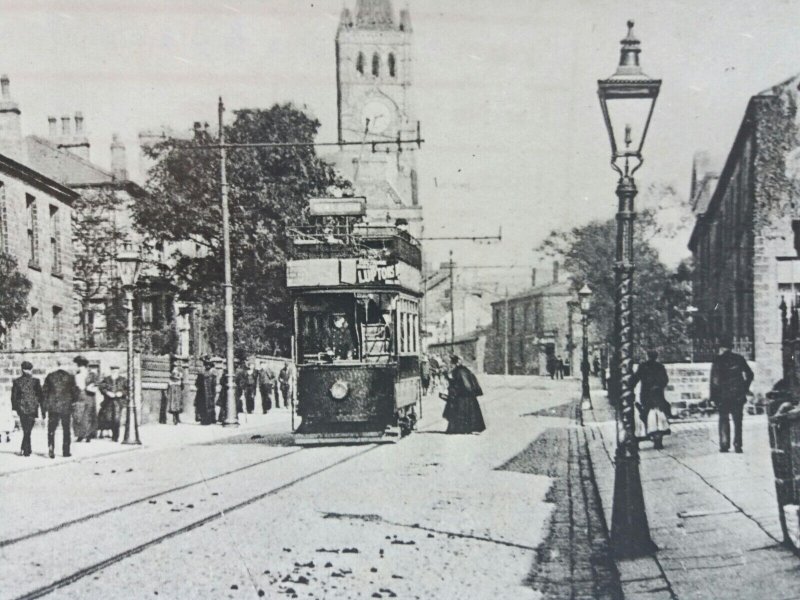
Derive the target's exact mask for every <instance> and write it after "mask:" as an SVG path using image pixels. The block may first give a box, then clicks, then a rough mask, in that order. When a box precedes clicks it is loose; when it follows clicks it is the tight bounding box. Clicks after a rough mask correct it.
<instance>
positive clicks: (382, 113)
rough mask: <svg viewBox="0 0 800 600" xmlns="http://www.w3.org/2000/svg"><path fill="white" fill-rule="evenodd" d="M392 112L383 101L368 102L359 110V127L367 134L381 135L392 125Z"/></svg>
mask: <svg viewBox="0 0 800 600" xmlns="http://www.w3.org/2000/svg"><path fill="white" fill-rule="evenodd" d="M392 112H393V111H392V108H391V107H390V106H389V104H388V103H386V102H384V101H383V100H370V101H369V102H367V103H366V104H365V105H364V108H363V109H362V110H361V125H362V126H363V127H364V130H365V131H367V133H383V132H384V131H386V130H387V129H388V128H389V125H391V123H392Z"/></svg>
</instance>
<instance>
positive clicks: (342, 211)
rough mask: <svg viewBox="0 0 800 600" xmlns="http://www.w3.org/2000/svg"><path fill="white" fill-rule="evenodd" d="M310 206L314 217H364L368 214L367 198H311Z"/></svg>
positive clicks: (310, 211) (310, 212)
mask: <svg viewBox="0 0 800 600" xmlns="http://www.w3.org/2000/svg"><path fill="white" fill-rule="evenodd" d="M308 207H309V214H310V215H311V216H312V217H363V216H364V215H366V214H367V199H366V198H364V197H363V196H360V197H356V198H311V199H310V200H309V201H308Z"/></svg>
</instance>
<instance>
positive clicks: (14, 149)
mask: <svg viewBox="0 0 800 600" xmlns="http://www.w3.org/2000/svg"><path fill="white" fill-rule="evenodd" d="M0 152H2V153H3V154H5V155H6V156H10V157H11V158H13V159H15V160H24V158H25V152H24V150H23V144H22V118H21V117H20V110H19V104H17V103H16V102H14V100H13V99H12V98H11V84H10V82H9V79H8V75H2V76H0Z"/></svg>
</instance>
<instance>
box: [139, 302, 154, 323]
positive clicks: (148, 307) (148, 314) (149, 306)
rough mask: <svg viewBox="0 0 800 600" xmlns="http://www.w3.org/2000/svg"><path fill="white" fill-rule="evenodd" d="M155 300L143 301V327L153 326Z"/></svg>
mask: <svg viewBox="0 0 800 600" xmlns="http://www.w3.org/2000/svg"><path fill="white" fill-rule="evenodd" d="M153 312H154V311H153V299H152V298H148V299H146V300H142V325H143V326H150V325H152V324H153Z"/></svg>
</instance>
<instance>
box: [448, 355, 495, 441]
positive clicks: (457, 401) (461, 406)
mask: <svg viewBox="0 0 800 600" xmlns="http://www.w3.org/2000/svg"><path fill="white" fill-rule="evenodd" d="M450 361H451V363H452V365H453V370H452V371H451V372H450V380H449V384H448V387H447V404H446V405H445V408H444V413H443V415H442V416H443V417H444V418H445V419H447V431H446V432H445V433H480V432H481V431H483V430H484V429H486V424H485V423H484V421H483V413H482V412H481V407H480V405H479V404H478V396H482V395H483V390H482V389H481V386H480V384H479V383H478V379H477V378H476V377H475V375H474V374H473V373H472V371H470V370H469V369H468V368H467V367H465V366H464V365H462V364H461V361H460V359H459V358H458V357H457V356H451V357H450Z"/></svg>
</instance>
